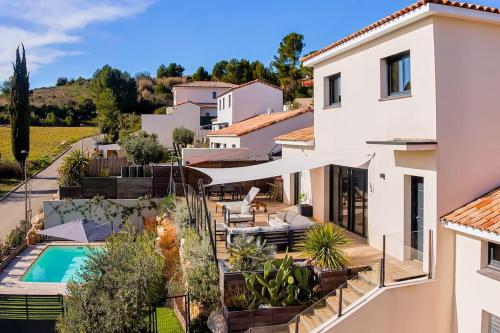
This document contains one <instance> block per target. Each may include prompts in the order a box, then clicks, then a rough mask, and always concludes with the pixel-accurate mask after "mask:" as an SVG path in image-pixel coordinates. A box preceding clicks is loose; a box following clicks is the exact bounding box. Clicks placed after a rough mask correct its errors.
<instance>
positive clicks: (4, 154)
mask: <svg viewBox="0 0 500 333" xmlns="http://www.w3.org/2000/svg"><path fill="white" fill-rule="evenodd" d="M98 133H99V129H98V128H97V127H31V129H30V155H29V159H30V160H36V161H37V160H38V161H39V160H46V161H47V160H48V161H50V160H52V159H53V158H54V157H56V156H57V155H58V154H60V153H61V152H62V151H64V150H65V149H66V148H67V147H68V146H69V145H70V144H72V143H75V142H77V141H78V140H80V139H81V138H83V137H87V136H92V135H96V134H98ZM0 154H1V158H2V159H4V160H12V159H13V158H14V157H13V155H12V148H11V143H10V127H0Z"/></svg>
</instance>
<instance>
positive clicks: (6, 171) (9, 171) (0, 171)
mask: <svg viewBox="0 0 500 333" xmlns="http://www.w3.org/2000/svg"><path fill="white" fill-rule="evenodd" d="M0 178H1V179H22V178H23V172H22V171H21V167H20V166H19V164H18V163H17V162H16V161H6V160H2V161H0Z"/></svg>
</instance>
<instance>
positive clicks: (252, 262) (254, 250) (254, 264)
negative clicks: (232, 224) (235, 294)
mask: <svg viewBox="0 0 500 333" xmlns="http://www.w3.org/2000/svg"><path fill="white" fill-rule="evenodd" d="M275 255H276V246H275V245H273V244H266V242H265V241H264V242H263V243H261V244H259V243H258V242H256V241H255V238H254V237H253V236H247V235H242V236H239V237H236V238H235V239H234V241H233V243H232V244H231V247H230V248H229V263H230V264H231V265H232V266H233V271H240V272H241V271H243V272H244V271H256V270H261V269H262V268H263V267H264V263H265V262H266V261H267V260H270V259H272V258H274V256H275Z"/></svg>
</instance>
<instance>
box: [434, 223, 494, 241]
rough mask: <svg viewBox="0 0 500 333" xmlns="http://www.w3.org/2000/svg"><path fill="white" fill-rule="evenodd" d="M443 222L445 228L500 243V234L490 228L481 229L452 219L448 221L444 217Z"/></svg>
mask: <svg viewBox="0 0 500 333" xmlns="http://www.w3.org/2000/svg"><path fill="white" fill-rule="evenodd" d="M441 222H442V223H443V225H444V226H445V228H448V229H451V230H454V231H457V232H460V233H463V234H466V235H469V236H472V237H477V238H481V239H485V240H488V241H492V242H495V243H500V235H499V234H497V233H494V232H491V231H488V230H481V229H478V228H474V227H470V226H466V225H462V224H459V223H454V222H451V221H447V220H446V219H442V220H441Z"/></svg>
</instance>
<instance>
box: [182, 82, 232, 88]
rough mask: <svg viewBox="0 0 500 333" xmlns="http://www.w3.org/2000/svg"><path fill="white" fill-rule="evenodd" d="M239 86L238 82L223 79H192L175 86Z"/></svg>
mask: <svg viewBox="0 0 500 333" xmlns="http://www.w3.org/2000/svg"><path fill="white" fill-rule="evenodd" d="M237 86H238V85H237V84H233V83H228V82H221V81H191V82H184V83H179V84H176V85H175V86H174V87H199V88H234V87H237Z"/></svg>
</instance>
